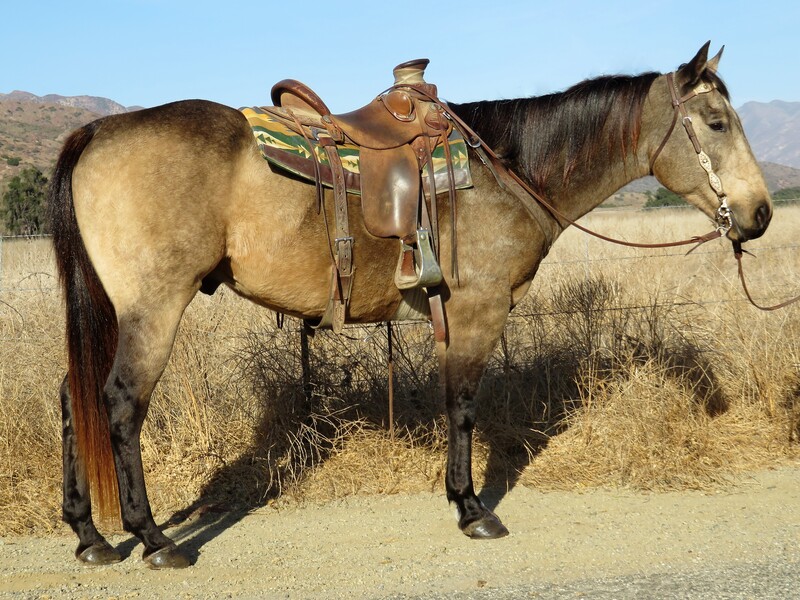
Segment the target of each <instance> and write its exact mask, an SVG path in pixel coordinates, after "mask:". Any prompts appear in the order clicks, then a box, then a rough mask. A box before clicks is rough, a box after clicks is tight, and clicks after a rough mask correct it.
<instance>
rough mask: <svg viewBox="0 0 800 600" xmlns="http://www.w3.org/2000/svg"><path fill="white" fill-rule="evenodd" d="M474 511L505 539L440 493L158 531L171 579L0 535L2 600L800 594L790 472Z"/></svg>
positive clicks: (528, 496) (797, 494)
mask: <svg viewBox="0 0 800 600" xmlns="http://www.w3.org/2000/svg"><path fill="white" fill-rule="evenodd" d="M485 500H486V501H487V503H488V504H490V505H494V504H497V506H496V511H497V513H498V514H499V515H500V516H501V518H502V519H503V521H504V523H505V524H506V525H507V526H508V527H509V529H510V530H511V535H510V536H509V537H507V538H505V539H501V540H494V541H473V540H470V539H468V538H466V537H465V536H463V535H462V534H461V533H459V531H458V529H457V527H456V524H455V522H454V521H453V518H452V516H451V515H450V511H449V510H448V507H447V504H446V502H445V499H444V498H443V497H442V496H441V495H439V494H416V495H393V496H380V497H357V498H350V499H347V500H345V501H337V502H332V503H327V504H322V505H306V506H300V507H298V506H292V507H284V508H275V507H265V508H262V509H259V510H256V511H253V512H250V513H248V514H230V513H222V512H207V513H206V514H204V515H199V516H195V517H194V518H192V519H189V520H188V521H186V522H184V523H183V524H181V525H180V526H177V527H174V528H171V529H169V530H168V532H169V534H170V535H171V536H172V537H173V538H175V539H176V540H178V541H179V543H180V544H181V545H182V546H183V547H184V548H185V549H186V550H187V551H188V552H189V554H190V555H191V556H192V558H193V561H194V564H193V566H191V567H190V568H188V569H185V570H181V571H153V570H149V569H148V568H147V567H146V566H145V565H144V563H142V561H141V560H140V556H141V550H142V548H141V546H140V545H139V544H138V543H136V542H135V541H134V540H132V539H131V538H130V537H128V536H118V537H113V538H112V539H111V541H112V543H113V544H115V545H116V546H117V547H118V548H120V549H121V551H122V552H123V555H128V558H127V559H126V560H124V561H123V562H122V563H119V564H116V565H112V566H108V567H100V568H88V567H84V566H81V565H80V564H79V563H78V562H77V561H76V560H75V559H74V558H73V556H72V552H73V550H74V546H75V539H73V537H72V534H71V532H68V531H64V535H60V536H51V537H47V538H36V537H21V538H17V537H14V538H6V539H2V540H0V597H3V598H6V597H8V598H39V599H48V598H54V599H55V598H225V597H228V598H347V599H357V598H390V597H391V598H433V597H436V598H448V597H461V598H466V597H470V598H472V597H476V598H477V597H480V598H484V597H486V598H491V597H495V596H502V597H515V596H516V595H513V596H512V595H509V593H508V590H509V589H515V590H533V589H539V590H541V589H546V588H542V587H541V586H548V585H551V586H554V587H553V588H552V589H556V588H557V587H558V586H561V587H562V588H563V586H570V585H572V586H573V588H572V589H573V591H572V592H570V594H569V597H589V598H591V597H593V596H592V592H591V590H589V589H587V590H585V592H583V591H580V590H581V588H580V585H581V583H580V582H583V581H589V580H592V579H593V578H614V577H625V576H642V577H648V576H658V577H662V576H669V575H670V574H671V573H674V572H678V571H680V570H682V569H684V570H688V571H692V570H695V569H699V568H702V569H706V570H707V569H715V570H717V569H718V570H719V571H720V572H725V570H726V569H727V570H728V572H730V570H731V569H736V568H738V566H739V565H745V564H747V563H748V562H749V563H756V564H762V565H763V564H768V565H769V564H775V563H778V562H780V563H782V564H783V563H788V567H783V568H784V570H786V571H787V572H789V573H792V574H793V573H798V575H797V577H798V585H800V571H798V570H795V569H794V568H793V566H794V565H797V566H799V567H800V463H798V464H794V465H791V466H788V467H781V468H779V469H776V470H771V471H764V472H759V473H755V474H752V475H750V476H745V477H742V478H741V479H739V480H738V481H737V482H735V483H734V484H732V485H731V486H730V487H727V488H725V489H720V490H716V491H714V492H694V491H689V492H669V493H650V494H642V493H634V492H631V491H627V490H619V489H610V490H602V489H591V490H586V491H585V492H577V493H576V492H544V493H543V492H538V491H534V490H531V489H527V488H524V487H521V486H518V487H516V488H515V489H513V490H511V491H510V492H509V493H507V494H502V495H492V494H486V497H485ZM65 529H66V528H65ZM790 576H791V575H790ZM575 585H578V588H577V589H578V590H579V591H580V593H578V594H577V596H576V593H575V591H574V590H575V589H576V588H575V587H574V586H575ZM789 585H790V586H791V585H792V583H791V582H789ZM529 586H530V587H529ZM537 586H538V587H537ZM763 591H764V595H763V597H775V596H771V595H770V594H769V590H768V589H764V590H763ZM526 595H527V596H530V597H550V596H549V595H548V594H547V593H541V592H533V591H530V592H528V593H527V594H526ZM757 596H758V597H761V594H757ZM553 597H555V595H553ZM559 597H561V596H559ZM748 597H749V596H748Z"/></svg>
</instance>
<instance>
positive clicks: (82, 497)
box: [61, 377, 122, 565]
mask: <svg viewBox="0 0 800 600" xmlns="http://www.w3.org/2000/svg"><path fill="white" fill-rule="evenodd" d="M61 423H62V428H63V437H62V439H63V457H64V465H63V466H64V484H63V489H64V500H63V504H62V511H63V513H62V514H63V518H64V521H65V522H66V523H68V524H69V526H70V527H72V530H73V531H74V532H75V533H76V534H77V535H78V540H79V541H78V548H77V550H75V556H76V557H77V558H78V559H79V560H81V561H83V562H85V563H89V564H94V565H107V564H110V563H115V562H119V561H120V560H122V556H120V554H119V552H117V551H116V550H115V549H114V548H113V547H112V546H111V545H110V544H109V543H108V542H107V541H106V540H105V538H103V536H102V535H100V532H98V531H97V528H96V527H95V525H94V521H92V504H91V498H90V495H89V482H88V480H87V478H86V471H85V469H84V468H83V467H81V466H80V461H79V460H78V443H77V439H76V437H75V421H74V419H73V416H72V402H71V399H70V394H69V385H67V378H66V377H65V378H64V381H63V383H62V384H61Z"/></svg>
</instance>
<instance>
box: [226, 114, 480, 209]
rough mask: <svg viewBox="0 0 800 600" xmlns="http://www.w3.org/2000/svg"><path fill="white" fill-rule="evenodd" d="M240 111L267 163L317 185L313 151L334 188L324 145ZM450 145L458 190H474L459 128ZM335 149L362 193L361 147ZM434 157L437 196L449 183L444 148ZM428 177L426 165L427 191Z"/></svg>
mask: <svg viewBox="0 0 800 600" xmlns="http://www.w3.org/2000/svg"><path fill="white" fill-rule="evenodd" d="M241 112H242V113H243V114H244V116H245V117H246V118H247V120H248V122H249V123H250V127H251V128H252V129H253V135H254V136H255V138H256V142H257V143H258V147H259V149H260V150H261V154H262V156H263V157H264V158H265V159H266V160H267V161H268V162H270V163H271V164H273V165H276V166H278V167H280V168H282V169H284V170H286V171H288V172H290V173H293V174H294V175H297V176H299V177H302V178H304V179H307V180H308V181H311V182H315V181H316V177H315V168H314V159H312V156H311V152H314V155H315V157H316V162H317V164H318V165H319V169H320V171H321V174H322V178H321V179H322V183H323V185H326V186H327V187H332V184H331V181H332V178H331V172H330V163H329V161H328V157H327V155H326V153H325V151H324V150H323V149H322V147H321V146H319V145H318V144H316V143H313V141H312V144H311V146H312V147H311V148H309V141H311V140H310V139H306V138H305V137H304V136H303V135H301V134H299V133H297V132H296V131H293V130H291V129H289V127H287V126H286V125H285V124H284V123H283V122H281V121H280V120H278V119H276V118H275V117H273V116H272V115H270V114H269V113H267V112H265V111H264V110H262V109H261V108H258V107H252V108H242V109H241ZM448 144H449V146H450V155H451V163H452V172H453V179H454V183H455V187H456V189H466V188H470V187H472V177H471V175H470V170H469V156H468V154H467V144H466V142H465V141H464V138H463V137H462V136H461V134H460V133H459V132H458V131H457V130H456V129H453V131H452V132H451V134H450V136H449V139H448ZM336 149H337V151H338V154H339V157H340V159H341V161H342V167H343V169H344V174H345V185H346V187H347V191H348V192H350V193H353V194H360V193H361V177H360V174H361V173H360V168H359V160H360V149H359V146H357V145H355V144H350V143H343V144H337V146H336ZM431 155H432V158H433V172H434V177H435V180H434V185H435V188H436V191H437V193H443V192H446V191H447V190H448V186H449V183H448V169H447V160H446V158H445V157H446V153H445V150H444V146H443V145H439V146H437V147H436V148H435V149H434V150H433V152H432V153H431ZM428 177H429V174H428V168H427V165H425V167H424V168H423V170H422V184H423V187H424V189H425V191H428V190H429V189H430V185H429V183H428Z"/></svg>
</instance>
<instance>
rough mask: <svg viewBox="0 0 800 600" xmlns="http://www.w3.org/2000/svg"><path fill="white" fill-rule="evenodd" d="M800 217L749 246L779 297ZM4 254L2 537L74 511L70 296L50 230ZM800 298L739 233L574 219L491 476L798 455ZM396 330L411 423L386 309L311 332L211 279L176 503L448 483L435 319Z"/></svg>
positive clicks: (621, 477)
mask: <svg viewBox="0 0 800 600" xmlns="http://www.w3.org/2000/svg"><path fill="white" fill-rule="evenodd" d="M792 210H793V211H794V212H793V213H791V214H796V213H797V212H798V211H797V209H792ZM693 215H694V213H689V212H686V211H675V212H668V211H662V212H659V213H648V214H647V215H645V216H643V215H642V214H641V213H634V214H608V213H602V212H600V213H598V214H597V216H596V217H592V218H593V219H594V220H593V221H590V222H589V223H588V224H589V225H590V226H593V227H596V228H597V229H600V230H602V231H604V232H608V233H611V234H616V235H622V236H623V237H627V238H629V239H633V238H635V239H639V240H643V239H644V240H650V241H658V240H665V239H670V238H682V237H686V235H687V232H692V233H695V232H697V231H705V230H706V228H707V225H706V224H705V223H704V222H702V220H701V219H698V218H697V217H695V216H693ZM781 223H782V220H781V218H780V215H779V214H776V218H775V219H774V220H773V225H772V230H771V232H770V234H768V236H770V235H771V234H774V235H772V237H769V238H768V239H766V240H760V241H759V242H757V243H754V244H748V246H750V247H751V248H755V252H756V253H757V254H758V255H759V260H758V261H755V260H752V259H749V258H748V262H747V267H748V271H747V273H748V280H749V282H750V284H751V289H753V290H756V291H757V294H758V295H759V297H766V298H783V297H785V296H787V295H789V293H790V292H792V291H796V290H792V288H793V284H794V283H795V279H794V273H796V272H798V269H799V268H800V264H798V263H799V262H800V256H798V253H797V252H795V251H794V250H793V249H792V248H791V247H789V244H791V243H792V240H793V238H792V234H793V232H792V231H791V230H790V228H789V229H787V228H785V227H784V228H783V229H782V225H781ZM759 244H761V246H759ZM783 246H786V247H783ZM2 260H3V262H2V274H1V275H2V279H1V280H0V281H2V289H0V335H2V337H3V345H2V347H0V360H1V361H2V362H0V507H2V512H3V514H4V516H5V519H4V522H3V524H2V525H0V535H5V534H7V533H10V532H24V531H49V530H52V529H54V528H55V527H56V525H57V524H58V521H59V510H60V509H59V505H60V482H61V465H60V428H61V424H60V414H59V407H58V401H57V390H58V386H59V384H60V381H61V377H62V376H63V369H64V365H65V357H64V353H63V317H62V309H61V305H60V294H59V292H58V290H56V289H55V279H54V277H53V275H52V273H53V270H52V265H51V260H50V256H49V243H48V242H47V241H39V242H24V241H21V242H14V243H8V242H6V243H4V244H3V255H2ZM797 310H798V309H797V308H791V309H788V310H785V311H781V312H779V313H772V314H761V313H758V312H757V311H755V310H754V309H752V308H751V307H749V306H747V305H746V304H744V303H743V301H742V296H741V292H740V290H739V289H738V287H737V282H736V274H735V265H734V262H733V260H732V258H730V256H729V253H728V249H727V247H726V246H724V245H723V244H722V243H720V244H719V245H717V246H712V245H708V246H704V247H702V248H701V249H699V250H698V251H696V252H695V253H694V254H692V255H690V256H689V257H685V258H684V257H681V256H680V255H678V254H677V253H674V252H672V253H671V252H669V251H664V252H660V253H659V252H647V253H637V252H633V251H631V250H630V249H623V248H619V247H616V246H608V245H604V244H601V243H599V242H596V241H594V240H590V239H588V238H586V237H585V236H583V235H582V234H579V233H578V232H576V231H573V230H568V231H567V232H566V233H565V234H564V236H563V237H562V239H561V240H559V242H558V244H557V245H556V247H555V248H554V249H553V251H552V252H551V254H550V255H549V256H548V257H547V259H546V261H545V262H544V263H543V264H542V267H541V270H540V273H539V275H538V276H537V279H536V283H535V284H534V288H533V290H532V292H531V294H529V297H528V298H526V300H525V301H524V302H523V303H522V304H521V305H520V306H518V307H517V308H516V309H515V310H514V312H513V313H512V315H511V318H510V319H509V323H508V326H507V327H506V330H505V333H504V335H503V338H502V340H501V342H500V344H499V346H498V348H497V350H496V352H495V353H494V355H493V356H492V359H491V361H490V365H489V368H488V370H487V373H486V376H485V378H484V384H483V386H482V392H481V394H482V397H481V402H480V404H479V415H478V428H477V431H476V440H475V454H474V465H475V476H476V483H477V485H479V486H480V485H493V486H500V487H501V488H502V487H506V488H510V487H513V486H514V485H536V486H538V487H540V488H545V489H546V488H548V487H551V488H552V487H582V486H591V485H625V486H630V487H634V488H637V489H681V488H704V487H709V486H715V485H719V484H720V483H722V482H725V481H727V480H729V479H730V478H733V477H735V475H736V474H737V473H739V472H741V470H743V469H752V468H758V467H760V466H764V465H767V464H774V463H775V462H777V461H780V460H782V459H784V458H786V457H796V456H797V441H798V437H800V370H799V368H798V365H800V335H798V334H800V330H799V328H800V321H798V313H797ZM394 332H395V338H396V340H395V346H394V358H395V361H394V373H395V380H394V385H395V388H394V389H395V405H394V420H393V425H394V435H391V434H390V432H389V426H390V419H389V413H388V408H387V400H386V398H387V390H388V382H387V365H386V351H387V334H386V329H385V327H351V328H348V329H347V330H346V332H345V335H344V336H335V335H333V334H331V333H327V332H320V333H317V335H316V336H315V338H314V339H313V340H310V341H308V340H305V339H304V338H303V337H301V334H300V324H299V323H298V322H297V321H295V320H290V319H287V321H286V325H285V327H284V328H283V329H279V328H278V327H277V326H276V324H275V317H274V315H273V313H271V312H269V311H266V310H264V309H261V308H259V307H256V306H254V305H252V304H249V303H247V302H245V301H243V300H241V299H239V298H237V297H235V296H234V295H233V294H232V293H230V292H228V291H225V290H220V291H219V292H218V293H217V294H216V295H214V296H213V297H210V298H209V297H204V296H201V297H198V298H197V299H196V300H195V301H194V302H193V303H192V305H191V306H190V307H189V309H188V310H187V311H186V315H185V317H184V320H183V322H182V324H181V328H180V331H179V334H178V338H177V340H176V345H175V350H174V352H173V355H172V358H171V360H170V363H169V365H168V367H167V370H166V371H165V373H164V376H163V377H162V380H161V381H160V383H159V385H158V386H157V387H156V391H155V393H154V395H153V399H152V402H151V406H150V413H149V416H148V419H147V420H146V422H145V429H144V431H143V435H142V449H143V458H144V464H145V468H146V477H147V480H148V486H149V492H150V497H151V500H152V503H153V506H154V509H155V510H156V511H158V513H159V514H160V515H162V517H163V516H169V514H170V513H177V512H182V511H191V510H194V509H196V508H200V507H202V506H203V505H207V504H216V505H222V506H224V507H226V508H233V507H235V506H239V507H252V506H256V505H259V504H261V503H264V502H267V501H271V500H274V499H277V498H282V499H284V501H300V500H304V499H314V500H323V499H327V498H335V497H340V496H344V495H351V494H376V493H378V494H386V493H397V492H413V491H416V490H430V489H441V488H442V486H443V482H442V479H443V468H444V462H445V457H446V427H445V421H444V417H443V407H442V406H441V401H440V399H439V396H438V373H437V365H436V361H435V358H434V356H433V342H432V339H431V337H432V336H431V333H430V329H429V327H428V326H427V325H426V324H414V325H406V324H404V325H398V326H396V327H395V328H394ZM305 343H308V346H309V349H310V352H309V354H308V355H307V357H308V358H307V359H304V356H306V355H305V354H304V352H303V345H304V344H305Z"/></svg>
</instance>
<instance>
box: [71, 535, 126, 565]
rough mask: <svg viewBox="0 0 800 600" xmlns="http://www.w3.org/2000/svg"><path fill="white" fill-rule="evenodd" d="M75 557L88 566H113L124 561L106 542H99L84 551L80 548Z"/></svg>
mask: <svg viewBox="0 0 800 600" xmlns="http://www.w3.org/2000/svg"><path fill="white" fill-rule="evenodd" d="M75 557H76V558H77V559H78V560H79V561H81V562H82V563H85V564H87V565H111V564H113V563H118V562H120V561H121V560H122V555H121V554H120V553H119V552H117V550H116V549H115V548H113V547H112V546H111V544H109V543H108V542H106V541H102V542H97V543H95V544H92V545H91V546H89V547H88V548H84V549H83V550H81V549H80V547H78V549H77V550H76V551H75Z"/></svg>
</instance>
